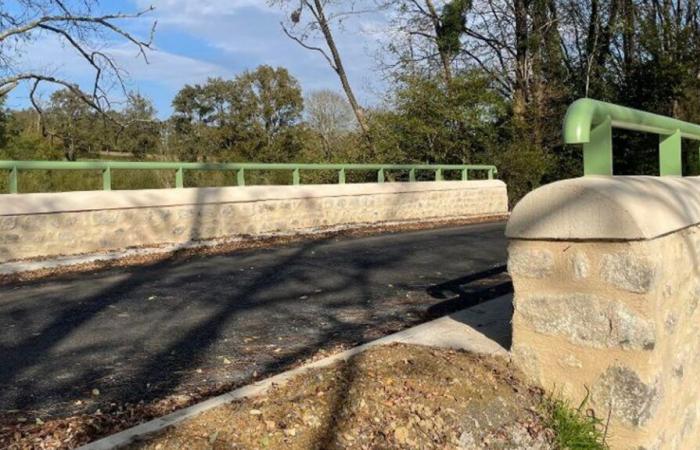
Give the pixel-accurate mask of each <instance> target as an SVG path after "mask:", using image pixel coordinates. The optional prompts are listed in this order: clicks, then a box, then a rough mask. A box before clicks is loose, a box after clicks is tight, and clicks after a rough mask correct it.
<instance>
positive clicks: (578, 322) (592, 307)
mask: <svg viewBox="0 0 700 450" xmlns="http://www.w3.org/2000/svg"><path fill="white" fill-rule="evenodd" d="M519 314H520V316H521V318H522V319H524V320H525V321H527V323H528V324H529V325H530V326H532V327H533V328H534V329H535V330H536V331H537V332H539V333H543V334H547V335H552V336H562V337H565V338H566V339H567V340H568V341H569V342H571V343H573V344H577V345H581V346H585V347H593V348H614V347H620V348H623V349H637V350H652V349H653V348H654V345H655V342H656V337H655V331H654V323H653V322H651V321H649V320H647V319H644V318H643V317H641V316H640V315H639V314H637V313H635V312H634V311H633V310H632V309H630V308H628V307H627V306H625V305H624V304H623V303H622V302H619V301H616V300H610V299H606V298H601V297H597V296H595V295H590V294H580V293H573V294H565V295H532V296H529V297H528V298H526V299H524V300H523V301H522V302H521V306H520V308H519Z"/></svg>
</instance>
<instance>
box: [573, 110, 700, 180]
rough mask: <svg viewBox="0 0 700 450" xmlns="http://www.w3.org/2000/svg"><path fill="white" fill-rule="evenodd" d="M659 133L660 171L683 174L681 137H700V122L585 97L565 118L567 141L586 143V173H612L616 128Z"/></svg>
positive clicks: (698, 139) (699, 139)
mask: <svg viewBox="0 0 700 450" xmlns="http://www.w3.org/2000/svg"><path fill="white" fill-rule="evenodd" d="M613 128H621V129H625V130H632V131H642V132H646V133H654V134H658V135H659V172H660V175H662V176H668V175H678V176H680V175H682V174H683V173H682V172H683V170H682V164H681V162H682V159H681V138H686V139H692V140H695V141H700V125H695V124H693V123H688V122H683V121H682V120H678V119H673V118H671V117H666V116H661V115H659V114H652V113H648V112H645V111H640V110H637V109H633V108H627V107H625V106H619V105H614V104H612V103H606V102H601V101H598V100H592V99H587V98H582V99H579V100H576V101H575V102H573V103H572V104H571V106H569V109H568V111H567V112H566V117H565V118H564V130H563V132H564V143H566V144H583V173H584V175H612V174H613V158H612V151H613V150H612V129H613Z"/></svg>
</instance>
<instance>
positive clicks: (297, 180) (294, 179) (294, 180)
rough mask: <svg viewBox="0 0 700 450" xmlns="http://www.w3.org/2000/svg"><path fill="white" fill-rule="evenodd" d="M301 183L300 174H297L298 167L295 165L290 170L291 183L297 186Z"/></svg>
mask: <svg viewBox="0 0 700 450" xmlns="http://www.w3.org/2000/svg"><path fill="white" fill-rule="evenodd" d="M299 183H301V176H300V174H299V168H298V167H297V168H296V169H294V170H293V171H292V184H293V185H295V186H298V185H299Z"/></svg>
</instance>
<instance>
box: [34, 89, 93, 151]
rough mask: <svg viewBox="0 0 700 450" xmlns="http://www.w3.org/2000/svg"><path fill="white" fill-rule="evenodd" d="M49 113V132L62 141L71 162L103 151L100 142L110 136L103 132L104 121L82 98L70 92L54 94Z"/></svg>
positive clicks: (63, 90) (47, 129)
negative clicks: (101, 120) (98, 117)
mask: <svg viewBox="0 0 700 450" xmlns="http://www.w3.org/2000/svg"><path fill="white" fill-rule="evenodd" d="M45 113H46V122H47V128H46V132H47V133H48V134H49V135H50V136H51V137H52V138H53V139H58V140H59V142H60V144H61V146H62V149H63V154H64V157H65V158H66V159H67V160H68V161H75V160H77V159H78V157H79V156H81V155H85V154H87V153H92V152H95V151H100V150H102V149H103V148H101V145H100V142H101V141H102V140H103V139H104V138H105V137H106V136H105V133H103V132H100V131H99V128H101V126H100V125H101V124H100V121H99V120H98V119H97V117H96V115H95V113H94V110H92V109H91V108H90V106H89V105H88V104H87V103H85V102H84V101H83V99H82V97H81V96H80V95H79V94H76V93H74V92H73V91H72V90H70V89H62V90H59V91H56V92H54V93H53V94H52V95H51V102H50V104H49V106H48V108H47V109H46V112H45Z"/></svg>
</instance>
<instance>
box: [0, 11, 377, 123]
mask: <svg viewBox="0 0 700 450" xmlns="http://www.w3.org/2000/svg"><path fill="white" fill-rule="evenodd" d="M341 3H342V2H341ZM101 4H102V5H103V7H104V8H105V10H111V11H134V10H137V9H141V8H146V7H148V6H150V5H153V6H154V7H155V8H156V9H155V11H154V12H153V13H151V14H149V15H148V16H147V17H145V18H143V19H138V20H132V21H129V22H128V23H125V26H127V27H128V28H129V30H130V31H133V32H136V33H138V34H140V35H147V34H148V28H149V26H150V24H151V23H152V21H153V20H157V21H158V26H157V29H156V35H155V48H156V50H155V51H154V52H151V53H150V54H149V59H150V64H146V63H145V62H144V61H143V60H142V59H140V58H138V57H137V55H136V51H135V49H134V48H133V47H130V46H127V45H124V44H123V43H122V42H109V43H107V44H106V48H105V50H106V51H108V52H109V53H110V54H111V55H113V56H114V57H115V58H116V59H117V60H118V61H119V63H120V64H121V66H122V67H123V68H125V69H126V70H127V71H128V73H129V79H130V86H129V87H130V88H131V89H133V90H136V91H139V92H141V93H142V94H144V95H146V96H148V97H150V98H151V99H152V100H153V102H154V104H155V106H156V109H157V110H158V114H159V116H160V117H167V116H168V115H169V114H170V112H171V106H170V102H171V100H172V98H173V96H174V95H175V94H176V93H177V91H178V90H179V89H180V88H181V87H182V86H183V85H184V84H186V83H189V84H193V83H202V82H204V81H205V80H206V79H207V77H216V76H220V77H224V78H231V77H233V76H235V75H236V74H238V73H241V72H243V71H245V70H247V69H254V68H255V67H257V66H258V65H260V64H268V65H272V66H284V67H287V68H288V69H289V70H290V72H291V73H292V75H294V76H295V77H296V78H298V79H299V81H300V82H301V85H302V88H303V89H304V91H305V92H309V91H311V90H314V89H323V88H330V89H334V90H339V87H340V85H339V83H338V80H337V77H336V75H335V73H334V72H333V71H332V70H331V68H330V67H329V66H328V64H327V63H326V61H325V60H324V59H323V57H322V56H321V55H320V54H317V53H315V52H310V51H308V50H305V49H303V48H301V47H299V45H298V44H296V43H295V42H293V41H291V40H290V39H289V38H287V37H286V36H285V35H284V34H283V32H282V30H281V27H280V21H282V20H283V19H284V17H285V15H284V13H283V12H282V11H280V10H279V9H278V8H274V7H270V6H268V4H267V1H266V0H121V1H119V0H108V1H102V2H101ZM385 23H386V21H385V19H384V17H382V15H381V14H380V13H371V14H362V15H358V16H354V17H353V18H351V19H350V20H348V21H346V22H344V24H343V26H342V27H339V28H337V30H336V39H337V43H338V47H339V49H340V51H341V54H342V55H343V58H344V63H345V65H346V69H348V73H349V77H350V80H351V83H352V84H353V87H354V88H355V90H356V91H357V94H358V97H359V98H360V101H361V102H362V103H364V104H374V103H377V102H378V101H379V100H380V98H381V96H382V91H383V88H384V86H383V82H382V77H381V74H380V73H379V72H378V70H377V62H376V55H377V49H378V42H379V40H381V37H382V33H383V28H384V25H385ZM21 60H22V62H23V65H25V64H26V65H28V66H29V67H30V68H32V69H38V70H42V71H45V72H46V71H48V72H51V73H53V74H56V75H59V76H63V77H65V78H70V79H71V80H76V81H78V82H80V83H82V84H85V86H89V84H88V83H89V80H90V79H89V76H88V75H87V74H89V67H86V65H85V64H84V63H83V62H81V61H80V59H79V58H78V57H77V56H76V55H75V54H74V52H72V51H71V50H70V49H69V48H67V47H65V46H64V45H62V44H61V43H60V41H58V40H56V39H51V40H47V39H39V40H37V41H35V42H34V43H33V44H32V47H31V48H29V49H27V50H26V51H25V52H24V53H23V55H22V56H21ZM42 94H43V97H44V98H47V97H48V94H49V91H45V92H43V93H42ZM27 96H28V91H27V88H26V87H20V88H18V89H16V90H15V91H14V92H13V94H12V95H11V97H10V99H9V101H8V104H7V106H9V107H24V106H27Z"/></svg>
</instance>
